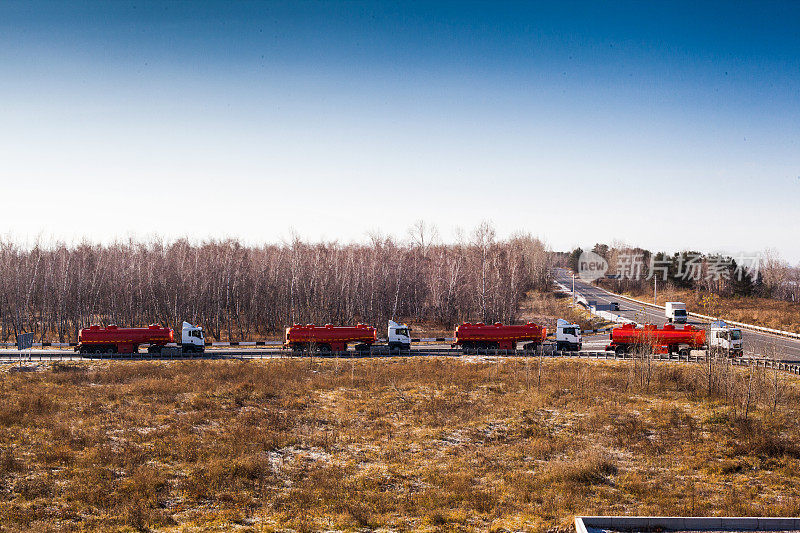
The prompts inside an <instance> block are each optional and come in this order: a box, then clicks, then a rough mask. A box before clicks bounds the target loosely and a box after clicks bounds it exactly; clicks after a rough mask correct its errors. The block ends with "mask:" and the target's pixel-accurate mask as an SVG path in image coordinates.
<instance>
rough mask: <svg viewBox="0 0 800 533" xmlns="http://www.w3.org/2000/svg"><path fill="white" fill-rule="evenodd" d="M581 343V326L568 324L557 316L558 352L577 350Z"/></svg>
mask: <svg viewBox="0 0 800 533" xmlns="http://www.w3.org/2000/svg"><path fill="white" fill-rule="evenodd" d="M582 345H583V343H582V342H581V327H580V326H579V325H578V324H570V323H569V322H567V321H566V320H564V319H563V318H559V319H558V321H557V322H556V350H558V351H559V352H578V351H580V349H581V347H582Z"/></svg>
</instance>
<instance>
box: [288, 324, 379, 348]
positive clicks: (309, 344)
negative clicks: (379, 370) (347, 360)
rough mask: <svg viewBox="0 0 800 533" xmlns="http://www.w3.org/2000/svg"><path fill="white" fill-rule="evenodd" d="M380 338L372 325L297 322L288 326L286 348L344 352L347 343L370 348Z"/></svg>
mask: <svg viewBox="0 0 800 533" xmlns="http://www.w3.org/2000/svg"><path fill="white" fill-rule="evenodd" d="M377 340H378V336H377V331H376V330H375V328H373V327H372V326H368V325H366V324H358V325H357V326H334V325H333V324H325V325H324V326H315V325H314V324H306V325H305V326H303V325H302V324H295V325H294V326H292V327H290V328H286V341H285V342H284V343H283V346H284V348H291V349H292V351H294V352H303V351H319V352H321V353H330V352H344V351H346V350H347V345H348V344H351V343H356V350H358V351H366V350H369V348H370V346H372V345H373V344H374V343H375V341H377Z"/></svg>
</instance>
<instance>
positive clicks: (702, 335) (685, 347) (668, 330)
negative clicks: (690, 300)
mask: <svg viewBox="0 0 800 533" xmlns="http://www.w3.org/2000/svg"><path fill="white" fill-rule="evenodd" d="M610 339H611V344H609V345H608V346H607V347H606V350H611V351H614V352H616V353H618V354H623V353H628V352H631V351H633V350H634V349H635V348H637V347H641V348H646V349H648V350H652V351H653V352H655V353H673V352H678V353H679V354H681V355H688V354H689V352H690V351H691V350H700V349H703V348H704V347H705V344H706V331H705V330H704V329H699V328H695V327H693V326H688V325H687V326H684V327H683V328H681V329H678V328H676V327H675V326H673V325H672V324H667V325H665V326H664V327H663V328H659V327H658V326H654V325H653V324H645V325H644V326H643V327H641V328H637V327H635V326H634V325H633V324H625V325H623V326H619V327H616V328H614V329H612V330H611V335H610Z"/></svg>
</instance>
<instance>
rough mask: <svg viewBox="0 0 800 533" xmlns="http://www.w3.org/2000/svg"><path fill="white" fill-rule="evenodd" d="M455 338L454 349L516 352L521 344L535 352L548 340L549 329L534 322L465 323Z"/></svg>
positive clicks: (459, 327)
mask: <svg viewBox="0 0 800 533" xmlns="http://www.w3.org/2000/svg"><path fill="white" fill-rule="evenodd" d="M453 336H454V337H455V340H454V342H453V344H452V346H453V348H456V347H460V348H462V349H463V350H464V351H472V350H516V348H517V343H520V342H525V343H526V344H525V345H524V347H523V348H524V349H525V350H533V349H536V348H538V347H539V346H541V344H542V343H543V342H544V341H545V339H546V338H547V328H545V327H542V326H540V325H538V324H534V323H533V322H528V323H527V324H519V325H510V324H506V325H504V324H501V323H500V322H496V323H494V324H484V323H483V322H478V323H477V324H470V323H469V322H465V323H464V324H461V325H460V326H458V327H457V328H456V330H455V333H454V334H453Z"/></svg>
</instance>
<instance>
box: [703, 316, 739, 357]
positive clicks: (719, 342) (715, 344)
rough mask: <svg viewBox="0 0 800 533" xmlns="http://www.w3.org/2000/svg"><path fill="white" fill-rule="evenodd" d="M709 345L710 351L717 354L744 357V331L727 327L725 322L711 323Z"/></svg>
mask: <svg viewBox="0 0 800 533" xmlns="http://www.w3.org/2000/svg"><path fill="white" fill-rule="evenodd" d="M707 344H708V349H709V350H710V351H712V352H715V353H726V354H729V355H742V353H744V344H743V343H742V330H741V329H739V328H734V327H731V326H729V325H727V324H726V323H725V322H724V321H723V320H717V321H714V322H712V323H711V328H710V329H709V335H708V341H707Z"/></svg>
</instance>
